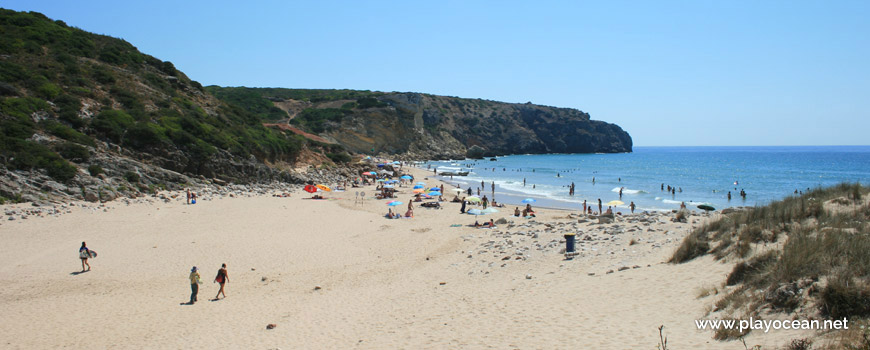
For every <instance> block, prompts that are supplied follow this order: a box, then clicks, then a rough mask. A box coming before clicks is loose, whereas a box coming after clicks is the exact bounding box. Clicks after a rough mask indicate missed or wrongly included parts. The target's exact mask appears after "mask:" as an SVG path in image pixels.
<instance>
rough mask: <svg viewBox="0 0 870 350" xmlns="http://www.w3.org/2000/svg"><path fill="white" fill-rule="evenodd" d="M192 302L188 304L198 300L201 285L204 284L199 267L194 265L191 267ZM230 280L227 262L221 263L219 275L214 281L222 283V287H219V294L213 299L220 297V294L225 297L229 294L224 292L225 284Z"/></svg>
mask: <svg viewBox="0 0 870 350" xmlns="http://www.w3.org/2000/svg"><path fill="white" fill-rule="evenodd" d="M188 278H189V279H190V302H189V303H188V304H191V305H193V304H194V303H196V302H197V295H198V294H199V285H200V284H202V280H201V279H200V276H199V269H197V268H196V266H194V267H193V268H191V269H190V276H188ZM229 282H230V276H229V275H228V274H227V264H221V268H220V269H219V270H218V272H217V275H216V276H215V277H214V281H212V283H217V284H220V289H218V292H217V295H215V296H214V299H212V300H218V299H220V296H221V295H223V296H224V298H226V297H227V294H226V293H225V292H224V285H225V284H227V283H229Z"/></svg>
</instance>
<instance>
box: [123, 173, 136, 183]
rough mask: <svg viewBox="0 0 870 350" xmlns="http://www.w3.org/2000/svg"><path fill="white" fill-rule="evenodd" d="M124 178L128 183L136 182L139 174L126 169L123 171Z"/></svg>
mask: <svg viewBox="0 0 870 350" xmlns="http://www.w3.org/2000/svg"><path fill="white" fill-rule="evenodd" d="M124 179H126V180H127V181H128V182H130V183H138V182H139V174H137V173H135V172H132V171H128V172H125V173H124Z"/></svg>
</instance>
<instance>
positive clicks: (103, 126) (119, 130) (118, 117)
mask: <svg viewBox="0 0 870 350" xmlns="http://www.w3.org/2000/svg"><path fill="white" fill-rule="evenodd" d="M134 121H135V120H134V119H133V117H131V116H130V115H129V114H127V113H126V112H124V111H118V110H109V111H103V112H100V114H98V115H97V117H96V118H94V120H93V121H92V122H91V127H93V128H94V130H96V131H97V132H98V133H100V134H102V135H103V136H104V137H106V138H108V139H109V140H112V141H114V142H115V143H120V142H121V137H122V136H124V131H125V130H126V129H127V127H129V126H130V125H132V124H133V122H134Z"/></svg>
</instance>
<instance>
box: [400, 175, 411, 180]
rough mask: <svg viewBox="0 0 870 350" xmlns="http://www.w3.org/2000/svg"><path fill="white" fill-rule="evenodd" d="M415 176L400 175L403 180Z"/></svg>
mask: <svg viewBox="0 0 870 350" xmlns="http://www.w3.org/2000/svg"><path fill="white" fill-rule="evenodd" d="M413 178H414V177H413V176H409V175H402V177H400V179H403V180H411V179H413Z"/></svg>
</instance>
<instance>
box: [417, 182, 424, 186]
mask: <svg viewBox="0 0 870 350" xmlns="http://www.w3.org/2000/svg"><path fill="white" fill-rule="evenodd" d="M417 184H418V185H420V186H426V183H425V182H418V183H417Z"/></svg>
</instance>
